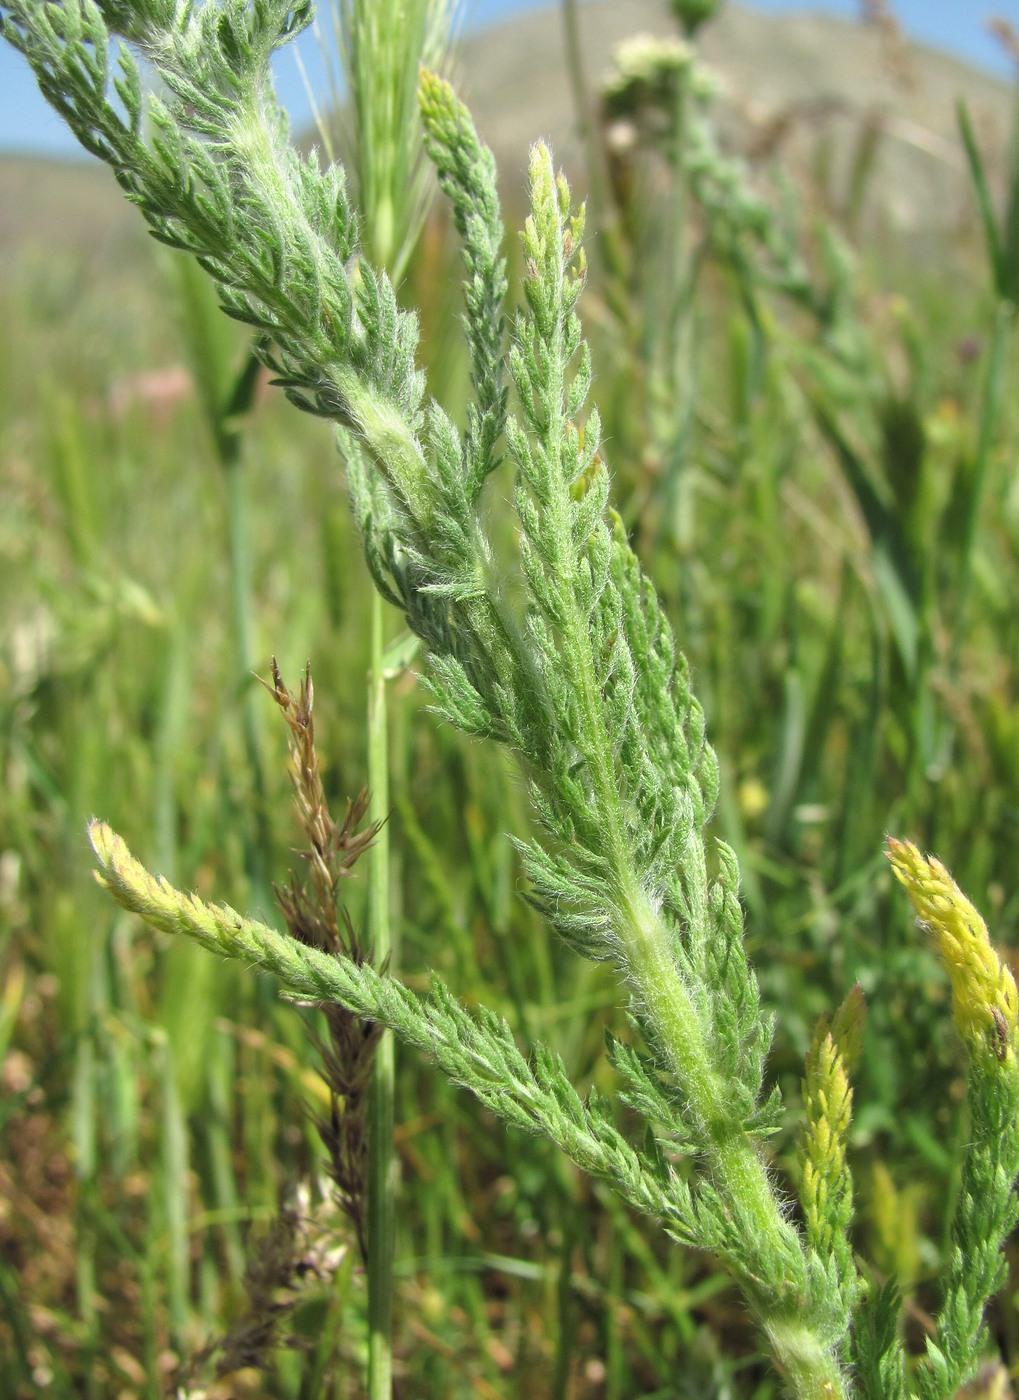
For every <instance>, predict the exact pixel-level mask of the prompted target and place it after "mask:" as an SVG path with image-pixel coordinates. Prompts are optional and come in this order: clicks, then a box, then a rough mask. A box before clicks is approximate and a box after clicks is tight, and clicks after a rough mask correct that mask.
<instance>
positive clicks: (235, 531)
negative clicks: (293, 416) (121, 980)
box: [221, 443, 272, 909]
mask: <svg viewBox="0 0 1019 1400" xmlns="http://www.w3.org/2000/svg"><path fill="white" fill-rule="evenodd" d="M221 465H222V467H223V474H224V477H225V479H226V498H227V511H226V515H227V548H228V551H229V556H230V592H231V601H232V604H233V615H234V637H235V638H236V645H237V678H238V684H239V686H241V687H242V688H243V704H242V706H241V732H242V734H243V738H244V754H245V758H246V760H247V765H248V772H249V773H250V774H251V795H252V800H253V803H254V809H255V810H254V827H255V830H254V835H253V839H250V840H249V843H248V851H247V856H248V876H249V878H250V880H251V883H252V893H253V894H254V895H255V898H256V899H257V900H258V902H259V903H260V904H261V905H262V907H263V908H265V909H271V908H272V903H271V900H270V899H269V896H268V889H269V878H268V869H267V853H268V850H269V845H270V835H269V821H268V813H267V808H266V793H265V770H264V768H263V766H262V754H261V748H260V745H259V742H258V714H257V709H256V706H257V703H258V696H257V695H256V692H255V688H254V686H253V685H252V684H251V677H252V673H253V671H254V669H255V646H254V625H253V622H252V602H251V600H252V584H251V578H252V569H251V543H250V531H249V526H248V489H247V478H246V472H245V468H244V463H243V462H242V460H241V454H240V448H239V443H238V444H236V445H235V446H234V449H233V450H232V451H231V452H230V453H229V454H228V455H227V456H225V457H221Z"/></svg>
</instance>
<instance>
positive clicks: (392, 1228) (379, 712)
mask: <svg viewBox="0 0 1019 1400" xmlns="http://www.w3.org/2000/svg"><path fill="white" fill-rule="evenodd" d="M383 606H384V605H383V601H382V597H381V595H380V594H379V593H377V592H374V593H373V594H372V601H371V674H370V677H369V683H368V783H369V788H370V791H371V807H370V809H369V820H370V821H371V822H372V823H373V824H374V823H378V825H379V830H378V833H377V835H376V837H375V843H374V845H373V846H372V847H371V849H370V850H369V852H368V937H369V944H370V946H371V948H372V949H373V954H374V960H375V966H376V967H379V968H383V967H385V966H386V965H387V964H388V962H389V956H390V952H391V948H392V939H391V932H390V910H389V880H390V869H389V826H388V824H387V822H386V818H387V816H388V814H389V723H388V715H387V705H386V676H385V666H384V659H383V653H384V647H385V625H384V617H383ZM394 1082H395V1057H394V1051H393V1036H392V1032H391V1031H386V1032H384V1034H383V1036H382V1038H381V1040H380V1042H379V1045H378V1049H377V1050H376V1052H375V1060H374V1064H373V1066H372V1078H371V1087H370V1089H369V1092H368V1396H369V1400H389V1397H390V1396H391V1395H392V1390H393V1261H394V1257H395V1254H396V1158H395V1155H394V1151H393V1129H394V1108H393V1094H394Z"/></svg>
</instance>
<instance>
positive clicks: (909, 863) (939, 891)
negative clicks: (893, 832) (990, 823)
mask: <svg viewBox="0 0 1019 1400" xmlns="http://www.w3.org/2000/svg"><path fill="white" fill-rule="evenodd" d="M887 855H888V859H889V860H890V861H891V863H892V869H893V870H894V871H895V876H896V879H897V880H898V881H899V882H900V884H902V885H904V886H905V889H906V892H907V894H908V895H909V898H910V902H911V903H912V905H913V908H914V909H915V910H916V914H917V917H918V919H919V920H920V923H921V924H922V925H923V926H924V928H926V929H928V930H929V931H930V932H931V933H932V934H933V935H934V937H935V939H936V941H937V950H938V956H939V957H940V958H941V961H942V962H943V963H944V965H945V970H946V972H947V973H948V976H949V978H950V980H951V983H952V1019H953V1020H954V1021H955V1025H956V1029H957V1030H958V1032H959V1034H960V1035H961V1036H962V1038H963V1040H964V1041H965V1042H966V1045H967V1047H968V1048H969V1049H970V1050H971V1051H974V1052H977V1053H980V1054H985V1053H986V1051H987V1048H988V1045H990V1047H991V1049H992V1050H993V1051H994V1054H995V1056H996V1057H997V1059H998V1060H999V1061H1002V1062H1004V1061H1006V1060H1009V1061H1013V1062H1014V1058H1015V1053H1016V1039H1017V1020H1019V1017H1017V1008H1019V997H1017V995H1016V986H1015V980H1014V978H1013V977H1012V974H1011V972H1010V971H1009V970H1008V968H1007V967H1005V966H1004V965H1003V963H1002V961H1001V959H1000V958H999V957H998V955H997V953H996V952H995V951H994V949H993V947H992V946H991V940H990V936H989V934H988V932H987V925H986V924H985V923H984V921H983V919H982V918H981V917H980V915H979V913H978V912H977V910H976V909H975V908H974V907H973V905H972V904H971V903H970V902H969V900H968V899H967V898H966V896H965V895H964V894H963V892H962V891H961V890H960V889H959V886H958V885H957V884H956V883H955V881H954V880H953V879H952V877H951V875H950V874H949V873H948V871H947V870H946V869H945V867H944V866H943V865H942V864H941V862H940V861H939V860H937V859H936V858H935V857H934V856H925V855H922V854H921V853H920V851H919V850H918V848H917V847H916V846H914V845H913V843H912V842H911V841H897V840H896V839H895V837H893V836H890V837H889V838H888V843H887Z"/></svg>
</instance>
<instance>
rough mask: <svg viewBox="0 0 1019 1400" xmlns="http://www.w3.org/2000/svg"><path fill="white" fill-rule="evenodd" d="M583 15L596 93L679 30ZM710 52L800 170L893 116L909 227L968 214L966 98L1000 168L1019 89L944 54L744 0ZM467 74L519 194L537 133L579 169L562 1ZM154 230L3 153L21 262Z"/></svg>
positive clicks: (632, 15) (117, 248)
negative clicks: (640, 35)
mask: <svg viewBox="0 0 1019 1400" xmlns="http://www.w3.org/2000/svg"><path fill="white" fill-rule="evenodd" d="M581 13H582V19H583V26H584V47H585V62H586V67H587V73H588V80H589V83H590V85H591V87H592V89H594V88H595V87H596V85H597V81H598V79H599V77H600V75H601V74H602V73H603V72H604V71H605V70H606V69H607V68H608V65H609V61H610V57H611V54H612V51H613V49H614V48H615V47H616V45H617V44H618V43H619V41H620V40H621V39H623V38H624V37H625V36H626V35H628V34H633V33H636V32H639V31H645V32H650V33H656V34H668V33H673V32H674V27H673V26H672V24H671V21H670V20H669V18H668V16H667V14H666V9H665V5H664V4H663V3H662V0H624V2H623V3H619V0H592V3H589V4H585V5H584V7H583V10H582V12H581ZM702 53H703V57H704V59H705V60H706V61H707V62H708V63H710V64H711V65H712V66H713V67H714V68H715V69H716V70H717V71H718V72H719V73H720V74H721V75H722V77H723V79H724V81H725V86H726V88H727V90H728V93H729V94H730V96H729V98H728V100H727V104H726V113H725V127H726V130H727V132H728V133H729V135H730V138H731V140H732V142H733V144H735V145H736V146H737V147H739V148H745V147H747V146H748V145H750V146H754V145H756V146H761V145H767V144H768V138H769V136H770V137H773V138H774V140H772V141H771V144H770V150H771V152H772V155H773V156H774V157H777V158H778V159H780V160H781V161H782V162H783V163H784V164H786V165H787V166H788V167H790V168H793V169H799V170H803V169H805V168H806V167H807V166H808V165H809V163H810V161H811V159H812V154H813V153H816V151H817V149H818V143H819V141H821V140H823V139H827V138H828V137H830V139H831V142H832V146H833V149H834V151H835V162H836V168H837V166H838V162H839V160H841V161H842V162H843V163H844V162H845V159H846V152H847V151H848V150H849V148H850V146H851V144H852V142H853V140H854V137H855V134H856V133H858V131H859V129H860V125H861V123H862V122H863V121H864V120H865V119H867V117H868V115H874V114H876V113H880V114H881V118H882V121H883V129H884V135H883V137H882V144H881V150H880V153H879V157H878V166H877V173H876V182H875V186H874V189H873V192H872V194H873V198H874V199H876V200H878V201H880V202H881V204H882V205H883V207H884V209H885V212H886V214H887V215H888V217H889V219H890V220H891V222H893V223H894V224H895V225H897V226H898V227H900V228H902V229H904V230H909V229H912V228H915V227H918V226H924V227H930V226H931V225H932V224H933V225H940V226H942V227H944V226H946V225H951V224H953V223H955V222H956V221H957V220H958V219H959V218H960V217H961V216H962V213H963V211H964V210H965V209H966V208H967V207H968V198H969V197H968V193H967V191H966V184H965V177H964V169H963V162H962V156H961V150H960V147H959V141H958V137H957V134H956V129H955V101H956V98H957V97H958V96H960V95H961V96H964V97H965V98H966V100H967V102H968V103H969V104H970V108H971V111H972V113H973V116H974V119H975V121H976V124H977V128H978V130H979V131H980V132H981V133H982V136H983V139H984V141H985V142H986V145H987V149H988V150H989V151H990V153H991V156H992V160H994V162H995V164H996V165H997V166H998V167H999V168H1003V164H1004V161H1003V152H1004V146H1005V139H1006V132H1007V130H1008V125H1009V113H1010V101H1011V99H1010V93H1009V90H1008V88H1007V86H1006V85H1005V84H1003V83H1001V82H999V81H997V80H996V79H994V78H991V77H988V76H986V75H984V74H982V73H979V72H977V71H976V70H974V69H972V68H970V67H968V66H967V65H966V64H963V63H959V62H956V61H954V60H953V59H951V58H950V57H947V56H946V55H944V54H940V53H936V52H933V51H931V50H927V49H923V48H919V47H917V46H915V45H910V46H909V47H908V66H909V68H910V71H911V75H912V84H911V85H910V86H908V87H906V86H903V85H902V83H901V82H897V81H896V79H895V78H894V76H893V75H892V72H891V70H890V65H889V63H888V53H887V50H886V49H885V48H884V47H883V46H882V42H881V39H880V37H879V36H878V35H877V34H876V33H874V32H872V31H870V30H865V29H863V28H861V27H860V26H859V25H853V24H848V23H845V22H843V21H839V20H836V19H833V18H830V17H826V16H825V17H822V16H815V15H810V14H803V15H797V16H792V17H790V16H778V15H766V14H761V13H758V12H756V11H753V10H748V9H744V8H743V7H741V6H737V5H731V6H730V7H728V8H727V9H726V10H725V11H724V12H723V14H722V16H721V18H720V19H719V20H718V21H716V22H715V23H714V24H712V25H710V26H709V27H708V28H707V30H706V31H705V36H704V42H703V44H702ZM459 70H460V73H461V75H462V76H461V80H460V87H461V90H462V91H463V92H464V94H465V96H466V97H467V99H468V101H469V102H470V103H471V106H472V109H473V111H474V113H475V116H476V119H477V121H478V125H479V127H480V129H481V132H482V134H483V136H484V137H485V139H486V140H487V141H488V142H489V143H490V144H491V145H492V147H493V149H494V151H495V154H496V157H497V160H498V162H499V168H500V172H501V178H502V180H503V183H504V186H505V188H506V190H507V191H508V192H514V193H519V192H522V190H523V184H524V172H525V170H526V166H527V152H528V149H529V146H530V145H531V143H532V142H533V141H534V140H535V139H537V138H538V137H546V138H551V140H552V142H553V144H554V147H555V151H556V155H557V158H558V159H559V160H560V161H562V162H563V163H564V164H565V165H566V166H567V168H572V169H574V170H577V171H578V173H580V172H579V170H578V167H579V149H578V143H577V140H576V136H575V121H574V117H573V111H572V106H571V101H570V95H569V86H568V83H567V81H566V76H565V60H564V53H563V40H562V25H561V19H560V17H559V14H558V12H557V11H556V10H555V9H551V10H549V9H542V10H535V11H533V12H529V13H526V14H524V15H522V16H519V17H517V18H515V19H513V20H510V21H508V22H507V23H505V24H502V25H498V26H494V27H493V28H490V29H486V30H484V31H482V32H481V33H478V34H476V35H472V36H471V37H470V38H469V39H468V40H467V41H466V43H465V44H464V49H463V53H462V57H461V60H460V63H459ZM797 114H799V115H797ZM581 178H582V176H581ZM838 178H839V177H838V174H837V173H836V176H835V179H836V182H837V180H838ZM143 238H144V233H143V230H142V226H141V221H140V220H139V219H138V217H137V215H136V214H135V213H134V211H133V210H132V209H131V208H130V207H129V206H128V205H127V203H126V202H125V201H124V199H123V198H122V196H121V195H120V192H119V190H118V189H117V187H116V185H115V184H114V182H113V180H112V178H111V176H110V175H109V173H108V172H107V171H105V170H103V169H101V168H99V167H98V166H96V165H93V164H89V163H71V162H61V161H46V160H38V159H32V160H29V159H19V158H16V157H4V158H0V256H3V258H4V260H5V265H6V266H7V267H8V268H10V267H11V266H12V265H13V261H12V260H15V259H17V258H18V257H19V256H21V255H23V254H25V253H29V254H30V255H31V253H32V252H39V251H41V250H42V249H53V250H58V251H61V252H73V253H77V254H80V255H81V256H83V258H85V259H86V261H88V262H93V261H95V260H99V261H107V260H109V261H110V262H111V263H116V262H117V260H118V259H120V258H121V257H122V256H124V255H125V253H126V252H127V251H128V250H133V252H134V254H137V251H138V249H139V248H140V246H141V241H142V240H143Z"/></svg>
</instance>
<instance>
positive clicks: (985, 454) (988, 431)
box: [951, 301, 1016, 676]
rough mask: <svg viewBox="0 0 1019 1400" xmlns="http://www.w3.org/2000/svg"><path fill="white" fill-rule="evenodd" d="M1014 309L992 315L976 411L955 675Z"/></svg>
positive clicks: (1003, 306) (1002, 306)
mask: <svg viewBox="0 0 1019 1400" xmlns="http://www.w3.org/2000/svg"><path fill="white" fill-rule="evenodd" d="M1015 314H1016V309H1015V307H1014V306H1013V305H1012V303H1011V302H1010V301H1002V302H1000V303H999V305H998V309H997V314H996V315H995V318H994V334H993V338H992V340H991V354H990V363H989V364H988V368H987V388H986V390H985V392H984V402H983V409H982V412H981V414H980V431H979V436H978V438H977V451H976V459H975V461H974V463H973V480H972V482H971V484H970V490H969V493H968V497H967V501H966V514H965V517H964V519H963V530H962V546H961V552H960V560H959V589H958V593H957V595H956V602H955V620H954V626H953V628H952V654H951V672H952V675H953V676H957V675H958V671H959V660H960V653H961V651H962V643H963V638H964V637H965V633H966V613H967V609H968V606H969V593H970V587H971V584H972V578H973V554H974V546H975V543H976V532H977V521H978V519H979V517H980V506H981V503H982V501H983V498H984V491H985V490H986V485H987V469H988V466H989V464H990V460H991V450H992V447H993V445H994V434H995V430H996V428H997V426H998V420H999V418H1000V416H1001V400H1002V393H1003V390H1004V380H1005V362H1006V358H1007V351H1008V338H1009V332H1010V331H1011V329H1012V326H1013V324H1014V322H1015Z"/></svg>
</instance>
